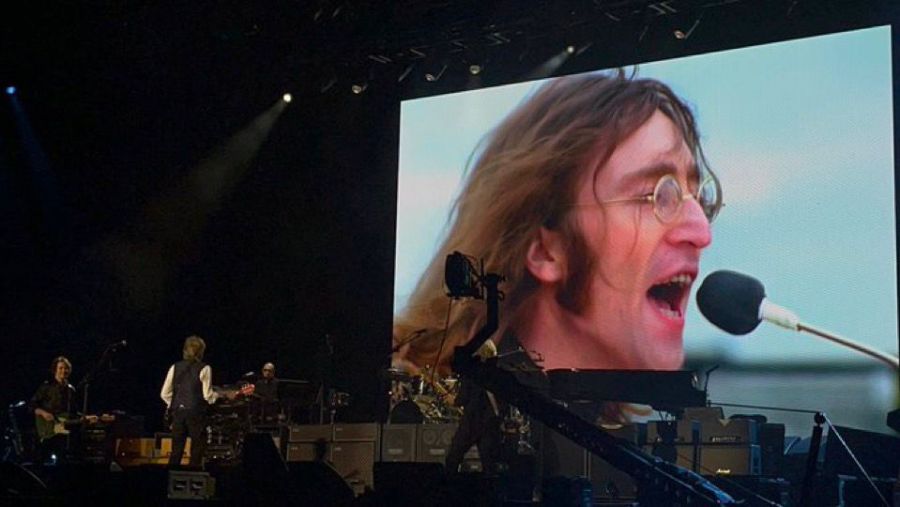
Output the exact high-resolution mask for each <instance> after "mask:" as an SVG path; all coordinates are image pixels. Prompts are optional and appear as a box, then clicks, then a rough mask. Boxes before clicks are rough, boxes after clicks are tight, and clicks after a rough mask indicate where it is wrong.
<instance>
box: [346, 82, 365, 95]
mask: <svg viewBox="0 0 900 507" xmlns="http://www.w3.org/2000/svg"><path fill="white" fill-rule="evenodd" d="M368 87H369V83H355V84H353V86H351V87H350V91H351V92H353V94H354V95H359V94H360V93H362V92H364V91H366V88H368Z"/></svg>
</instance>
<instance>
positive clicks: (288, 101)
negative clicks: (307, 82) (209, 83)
mask: <svg viewBox="0 0 900 507" xmlns="http://www.w3.org/2000/svg"><path fill="white" fill-rule="evenodd" d="M291 99H293V97H291V94H290V93H285V94H284V95H282V96H281V100H283V101H285V102H287V103H290V102H291Z"/></svg>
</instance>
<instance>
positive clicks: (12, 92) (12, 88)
mask: <svg viewBox="0 0 900 507" xmlns="http://www.w3.org/2000/svg"><path fill="white" fill-rule="evenodd" d="M6 94H7V95H15V94H16V87H15V86H7V87H6Z"/></svg>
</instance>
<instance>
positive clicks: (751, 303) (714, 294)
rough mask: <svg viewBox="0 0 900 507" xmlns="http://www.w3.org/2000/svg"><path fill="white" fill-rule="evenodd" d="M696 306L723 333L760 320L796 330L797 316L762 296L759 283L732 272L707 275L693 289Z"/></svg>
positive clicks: (744, 328)
mask: <svg viewBox="0 0 900 507" xmlns="http://www.w3.org/2000/svg"><path fill="white" fill-rule="evenodd" d="M697 306H698V307H699V308H700V313H702V314H703V316H704V317H706V319H707V320H709V321H710V322H712V323H713V324H715V325H716V326H717V327H719V328H720V329H721V330H723V331H725V332H726V333H730V334H736V335H744V334H747V333H749V332H750V331H753V330H754V329H756V326H758V325H759V323H760V322H762V321H764V320H765V321H768V322H771V323H772V324H776V325H778V326H781V327H784V328H787V329H790V330H792V331H798V330H799V329H798V326H799V324H800V319H799V318H798V317H797V315H796V314H795V313H794V312H792V311H790V310H788V309H787V308H784V307H781V306H778V305H776V304H775V303H773V302H771V301H770V300H769V299H768V298H766V289H765V287H763V284H762V282H760V281H759V280H757V279H756V278H753V277H752V276H747V275H745V274H743V273H738V272H736V271H728V270H721V271H716V272H714V273H711V274H710V275H709V276H707V277H706V278H705V279H704V280H703V283H702V284H700V288H699V289H698V290H697Z"/></svg>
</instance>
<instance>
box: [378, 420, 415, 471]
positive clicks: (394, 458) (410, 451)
mask: <svg viewBox="0 0 900 507" xmlns="http://www.w3.org/2000/svg"><path fill="white" fill-rule="evenodd" d="M417 426H418V425H416V424H385V425H384V426H382V427H381V439H380V440H379V444H380V446H381V447H380V449H379V450H378V461H389V462H401V461H415V460H416V427H417Z"/></svg>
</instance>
